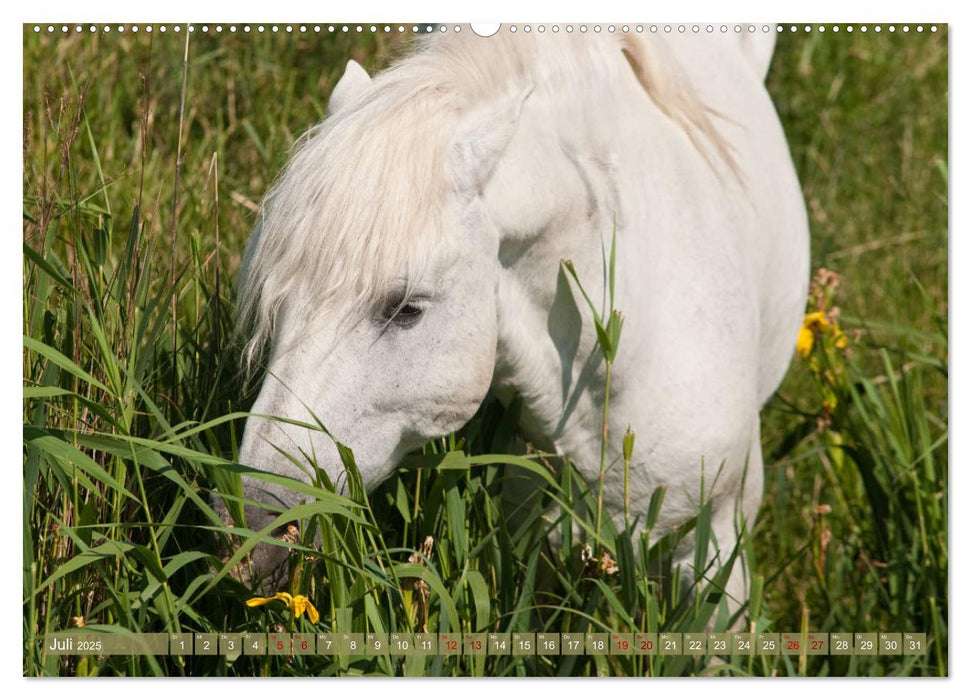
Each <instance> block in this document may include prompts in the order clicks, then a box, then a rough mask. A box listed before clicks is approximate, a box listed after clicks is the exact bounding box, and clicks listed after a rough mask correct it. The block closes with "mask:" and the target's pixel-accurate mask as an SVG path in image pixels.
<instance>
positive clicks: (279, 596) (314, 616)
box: [246, 593, 320, 625]
mask: <svg viewBox="0 0 971 700" xmlns="http://www.w3.org/2000/svg"><path fill="white" fill-rule="evenodd" d="M274 600H282V601H283V602H284V603H286V605H287V607H288V608H290V610H292V611H293V616H294V617H300V616H301V615H303V614H304V612H306V613H307V617H309V618H310V622H311V623H313V624H315V625H316V624H317V621H318V620H320V613H318V612H317V608H315V607H314V604H313V603H311V602H310V599H309V598H308V597H307V596H305V595H290V594H289V593H276V594H274V595H273V597H272V598H250V599H249V600H247V601H246V605H247V606H248V607H250V608H255V607H257V606H259V605H266V604H267V603H272V602H273V601H274Z"/></svg>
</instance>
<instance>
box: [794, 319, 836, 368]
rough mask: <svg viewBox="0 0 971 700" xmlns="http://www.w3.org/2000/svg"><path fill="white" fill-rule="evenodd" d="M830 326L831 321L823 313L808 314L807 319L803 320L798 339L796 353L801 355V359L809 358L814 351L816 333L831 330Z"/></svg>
mask: <svg viewBox="0 0 971 700" xmlns="http://www.w3.org/2000/svg"><path fill="white" fill-rule="evenodd" d="M829 325H830V324H829V320H828V319H827V318H826V314H825V313H823V312H822V311H814V312H813V313H811V314H806V317H805V318H804V319H803V320H802V328H800V329H799V337H798V338H796V352H798V353H799V356H800V357H802V358H803V359H805V358H807V357H809V354H810V353H811V352H812V351H813V341H814V340H815V339H816V333H817V332H819V333H822V332H824V331H826V330H829Z"/></svg>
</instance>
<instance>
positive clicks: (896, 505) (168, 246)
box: [22, 25, 949, 676]
mask: <svg viewBox="0 0 971 700" xmlns="http://www.w3.org/2000/svg"><path fill="white" fill-rule="evenodd" d="M269 27H270V25H267V30H266V31H265V32H262V33H261V32H257V31H255V30H254V31H252V32H250V33H244V32H243V31H242V30H241V29H239V30H238V31H236V32H230V31H229V30H228V28H227V27H224V29H223V31H222V32H220V33H217V32H215V31H214V28H210V31H208V32H202V31H201V28H197V31H195V32H193V33H192V34H191V35H188V41H187V32H186V31H185V29H184V28H183V30H182V31H181V32H178V33H176V32H174V31H173V30H172V27H171V25H170V26H169V28H168V31H167V32H166V33H164V34H163V33H160V32H159V31H157V30H156V31H154V32H152V33H151V34H149V33H147V32H146V31H145V29H144V27H142V28H141V31H139V32H138V33H137V34H136V33H134V32H132V31H131V29H130V28H129V29H128V31H125V32H124V33H119V32H118V31H117V30H116V29H115V30H113V31H112V32H110V33H103V32H100V31H99V32H97V33H94V34H89V33H88V32H87V31H85V32H83V33H81V34H80V35H76V34H75V33H74V32H70V33H68V34H66V35H62V34H60V33H56V34H54V35H48V34H47V32H41V33H35V32H33V30H32V27H29V26H25V28H24V53H23V55H24V94H23V108H24V109H23V117H24V122H23V125H24V126H23V143H24V146H23V171H24V190H23V232H24V240H23V255H24V257H23V282H24V296H23V335H24V352H23V377H24V393H23V418H24V451H23V456H24V470H23V474H24V490H23V559H24V570H23V601H22V605H23V613H24V618H23V619H24V625H23V638H24V643H23V672H24V675H28V676H39V675H69V676H74V675H76V676H94V675H171V676H177V675H193V676H199V675H207V676H212V675H216V676H219V675H226V676H239V675H244V676H248V675H295V676H304V675H367V674H379V675H446V676H466V675H489V676H517V675H544V676H546V675H548V676H556V675H687V674H696V675H760V676H761V675H806V676H846V675H854V676H855V675H860V676H890V675H912V676H940V675H947V674H948V671H949V664H948V644H947V640H948V504H949V499H948V325H947V324H948V161H947V158H948V132H947V128H948V124H947V104H948V68H947V65H948V63H947V42H948V37H947V30H946V28H945V27H941V28H939V30H938V31H937V32H931V31H930V30H929V28H927V27H925V30H924V31H923V32H921V33H918V32H917V31H916V30H915V28H914V27H911V31H910V32H908V33H904V32H902V31H900V29H899V28H898V30H897V31H896V32H895V33H892V34H891V33H890V32H888V31H886V30H884V31H882V32H881V33H879V34H877V33H875V32H873V31H872V29H871V31H870V32H868V33H866V34H864V33H862V32H860V31H856V32H854V33H852V34H850V33H847V32H846V31H841V32H839V33H838V34H837V33H834V32H833V31H832V29H831V28H829V30H828V31H826V32H817V31H813V32H810V33H805V32H803V31H802V30H801V29H800V31H798V32H796V33H791V32H789V31H786V32H784V33H782V34H781V35H780V37H779V44H778V47H777V51H776V55H775V57H774V59H773V64H772V68H771V71H770V74H769V77H768V81H767V82H768V87H769V91H770V94H771V95H772V97H773V99H774V101H775V104H776V106H777V109H778V111H779V114H780V117H781V119H782V122H783V125H784V127H785V130H786V133H787V135H788V138H789V143H790V148H791V150H792V154H793V159H794V161H795V164H796V168H797V171H798V173H799V176H800V180H801V182H802V185H803V189H804V193H805V198H806V203H807V207H808V211H809V215H810V225H811V232H812V268H813V270H814V271H816V270H820V269H822V270H823V272H821V273H817V274H816V275H815V277H814V279H815V284H814V290H813V293H812V294H811V295H810V299H808V300H807V322H806V334H804V337H803V343H802V345H801V346H800V351H798V352H797V350H796V348H794V349H793V350H794V354H793V363H792V366H791V368H790V371H789V374H788V376H787V378H786V380H785V382H784V383H783V385H782V387H780V389H779V390H778V392H776V395H775V396H774V397H773V398H772V399H771V400H770V401H769V402H768V404H767V405H766V407H765V409H764V411H763V416H762V418H763V430H762V442H763V451H764V454H765V462H766V482H765V483H766V487H765V497H764V500H763V504H762V508H761V511H760V514H759V517H758V520H757V522H756V525H755V527H754V529H753V531H752V532H751V533H748V536H747V537H746V538H745V539H744V540H743V543H742V545H741V546H740V549H739V554H741V553H742V552H744V553H745V556H746V557H748V559H749V560H750V561H751V562H752V566H753V571H754V579H753V585H752V596H751V600H750V601H749V602H748V605H747V606H746V607H745V609H744V610H743V611H742V612H741V617H740V618H739V619H738V620H731V619H729V616H728V614H727V613H726V609H725V607H724V606H723V605H722V602H723V601H721V600H720V597H719V595H718V587H719V585H720V583H722V582H723V581H724V579H725V576H727V568H726V567H718V566H714V565H713V564H712V562H710V561H709V560H708V559H707V556H706V547H705V544H706V542H707V539H708V534H709V533H708V522H709V521H708V515H709V510H708V509H707V507H706V505H705V504H702V505H701V506H700V508H699V512H698V514H697V516H696V517H695V518H694V519H693V520H692V521H691V522H690V523H688V524H686V526H685V527H684V528H683V529H682V530H681V531H680V532H676V533H669V534H668V535H667V536H665V537H662V538H660V539H658V538H657V537H654V538H650V539H648V538H644V537H636V536H633V535H631V534H630V532H628V531H626V530H624V529H619V530H617V529H615V528H613V527H612V526H610V525H608V526H606V527H605V528H604V529H603V531H598V532H596V533H594V532H593V531H592V526H591V522H592V521H593V519H594V516H593V514H594V513H595V510H596V493H595V492H594V490H592V489H590V488H587V489H584V488H581V487H579V485H578V484H577V483H576V475H575V473H574V470H573V468H572V467H571V465H569V464H568V463H565V462H564V460H561V459H559V458H556V457H554V456H548V455H535V454H532V455H523V454H521V453H514V452H513V450H514V449H515V446H516V445H518V444H519V443H518V442H517V440H516V439H515V435H514V429H513V419H512V412H511V411H509V410H507V409H504V408H503V407H502V406H501V405H500V404H499V403H498V402H497V401H495V400H493V399H487V401H486V402H485V404H484V405H483V406H482V408H481V409H480V411H479V413H478V414H477V416H476V417H475V418H474V419H473V420H472V421H471V422H470V423H469V424H468V425H467V426H466V427H465V428H463V429H462V430H461V431H459V433H457V434H455V435H451V436H448V437H447V438H445V439H443V440H440V441H435V442H433V443H429V444H428V445H426V446H425V447H424V448H423V450H422V452H421V454H416V455H413V456H411V457H409V458H408V459H407V460H406V464H404V465H403V466H402V468H401V469H400V470H399V471H398V472H397V473H396V475H395V476H394V477H393V478H392V479H391V480H389V481H388V482H387V483H386V484H384V485H383V486H382V487H381V488H380V489H379V490H378V491H376V492H374V493H371V494H366V493H364V491H363V489H362V488H361V487H360V484H359V482H358V481H355V479H354V478H353V474H354V469H355V468H354V463H353V456H352V455H351V454H349V453H347V454H345V455H344V457H345V464H346V466H347V468H348V471H349V472H350V474H351V476H352V478H350V479H349V483H350V486H351V488H350V492H349V494H348V495H347V496H346V497H345V496H340V495H337V494H335V493H333V489H332V488H331V487H330V485H329V484H328V483H327V481H326V478H325V477H324V476H323V475H322V473H321V472H318V473H317V474H316V477H317V478H316V480H315V482H314V484H312V485H310V486H305V487H304V492H305V493H306V494H307V495H308V497H309V498H308V501H309V502H308V505H305V506H302V507H300V508H299V509H297V510H295V511H293V512H287V513H283V514H281V516H280V518H281V522H284V521H287V520H299V521H300V523H301V528H300V529H299V531H298V532H297V533H295V536H294V540H295V542H294V545H293V547H292V555H291V560H290V565H291V567H292V574H293V575H292V582H291V585H290V588H289V589H288V591H287V592H288V593H289V594H291V595H304V596H306V597H307V598H308V599H309V600H310V601H312V602H313V604H314V606H315V607H316V609H317V610H318V611H319V615H320V617H319V621H317V622H316V623H314V622H311V620H310V619H309V615H308V614H301V615H297V614H296V611H295V610H293V609H292V608H287V607H286V606H285V605H283V604H282V603H281V602H273V603H268V604H266V605H261V606H258V607H248V606H247V605H246V601H247V600H248V599H251V598H252V597H253V593H252V592H251V591H249V590H247V589H246V588H244V587H243V586H242V585H241V584H240V583H239V582H237V581H236V580H235V579H234V578H233V577H232V576H230V575H229V573H230V571H231V569H232V568H233V567H234V566H235V565H236V564H237V563H238V562H239V561H240V560H241V558H242V557H243V556H244V555H245V553H246V552H247V551H248V550H249V549H250V548H251V547H252V546H253V545H255V543H256V542H257V541H258V539H259V537H260V536H261V533H254V532H252V531H250V530H248V529H247V528H246V527H245V526H244V525H243V524H242V523H241V522H239V523H237V525H236V526H235V527H229V526H227V525H225V524H224V523H223V522H222V520H221V519H220V518H219V517H218V516H217V514H216V513H215V512H214V511H213V509H212V506H211V501H210V495H211V493H212V490H213V489H214V488H218V489H219V491H220V492H221V493H224V494H230V495H232V494H236V495H237V496H238V495H239V494H240V485H239V477H240V475H241V474H242V473H251V472H249V471H248V470H247V468H245V467H242V466H240V465H238V464H236V462H235V458H236V455H237V450H238V446H239V441H240V437H241V433H242V429H243V423H244V418H245V411H246V410H247V409H248V407H249V405H250V404H251V403H252V401H253V399H254V398H255V391H256V389H257V388H258V384H257V383H256V382H247V381H245V380H244V378H243V375H242V373H241V371H240V367H239V352H240V348H239V345H238V343H237V341H236V339H235V338H234V334H233V320H234V292H233V283H234V277H235V274H236V271H237V270H238V268H239V265H240V260H241V256H242V253H243V251H244V249H245V243H246V240H247V237H248V235H249V233H250V231H251V229H252V227H253V224H254V221H255V217H256V212H257V211H258V206H259V201H260V198H261V197H262V195H263V193H264V192H265V191H266V190H267V188H268V187H269V186H270V184H271V183H272V181H273V178H274V177H275V175H276V174H277V173H278V172H279V170H280V168H281V167H282V166H283V164H284V163H285V162H286V159H287V156H288V154H289V152H290V149H291V147H292V145H293V143H294V142H295V141H296V140H297V138H298V137H299V136H300V134H301V133H303V131H304V130H306V128H308V127H309V126H311V125H312V124H314V123H315V122H317V121H318V120H319V119H320V118H321V117H322V116H323V114H324V112H325V108H326V103H327V96H328V94H329V91H330V90H331V89H332V87H333V86H334V84H335V83H336V81H337V79H338V78H339V77H340V75H341V74H342V72H343V67H344V64H345V62H346V60H347V59H348V58H354V59H356V60H357V61H358V62H360V63H361V64H362V65H364V66H365V67H366V68H367V69H368V70H369V71H375V70H380V69H381V68H382V67H384V66H386V65H388V63H389V62H390V61H392V60H393V59H394V58H395V57H396V56H400V55H403V54H404V53H405V52H407V50H408V45H409V41H410V37H409V36H408V34H409V32H406V33H404V34H401V35H399V34H397V33H396V32H391V33H389V34H387V35H386V34H383V33H381V32H378V33H376V34H371V33H369V32H368V31H366V28H365V31H364V32H362V33H360V34H358V33H356V32H355V31H354V28H353V27H352V28H351V31H350V32H347V33H344V32H340V31H338V32H336V33H334V34H332V35H331V34H328V32H327V28H326V26H324V27H323V30H324V31H323V32H322V33H321V34H316V33H314V32H313V31H310V32H308V33H299V32H295V33H292V34H288V33H286V32H285V31H283V30H282V28H281V30H280V31H278V32H273V31H271V30H270V28H269ZM45 29H46V27H45ZM311 29H312V28H311ZM619 352H623V341H622V340H621V343H620V348H619ZM622 438H623V436H622V435H620V434H615V432H612V433H611V437H610V439H613V440H621V439H622ZM632 449H633V450H636V449H637V444H636V440H635V441H634V444H633V446H632ZM525 473H530V474H534V475H536V476H537V477H538V478H540V479H541V480H542V481H543V484H544V489H543V492H542V494H541V495H540V498H538V499H537V500H536V502H534V503H532V504H530V505H529V506H528V507H527V508H525V509H519V511H518V512H516V513H515V514H514V515H515V517H510V515H512V514H510V513H509V512H508V508H509V506H508V505H505V504H503V502H502V498H501V487H502V483H503V482H504V480H506V479H511V478H517V477H518V476H522V475H523V474H525ZM263 478H266V479H270V478H272V477H269V476H265V477H263ZM662 500H663V493H662V492H659V493H658V494H656V499H655V501H654V502H652V507H651V509H650V510H649V512H647V513H643V514H638V515H639V517H641V518H642V522H644V523H646V524H647V525H648V526H650V525H651V524H652V522H653V518H654V517H655V516H656V512H657V508H658V507H659V506H660V504H661V503H662ZM237 503H238V502H237ZM524 511H525V512H524ZM544 512H547V513H549V512H552V513H554V514H555V517H554V519H553V524H552V526H549V525H543V524H542V523H544V522H546V521H545V520H544V519H543V514H544ZM574 525H577V526H578V528H577V529H578V530H579V531H580V532H584V533H586V535H587V536H588V541H589V542H593V544H594V547H595V548H594V549H592V550H590V553H589V554H585V553H584V549H583V548H582V547H581V544H582V543H581V542H574V540H573V537H574V535H573V532H574V527H573V526H574ZM549 527H554V528H557V529H558V530H559V531H560V532H561V533H562V537H563V538H564V542H565V546H563V547H560V548H557V549H551V548H549V547H547V546H545V544H544V541H545V537H546V534H547V533H546V528H549ZM598 530H599V528H598ZM648 530H650V527H648ZM689 533H690V534H692V535H693V536H694V537H695V539H696V540H697V542H698V543H699V544H698V546H697V548H696V557H695V562H694V564H695V565H694V569H695V572H696V578H697V579H698V581H699V585H698V586H696V587H695V588H694V589H691V590H679V589H678V586H676V585H671V584H670V582H671V581H675V580H677V576H672V575H670V572H668V575H667V576H665V575H661V576H658V575H657V572H658V571H664V567H665V566H669V559H670V554H671V552H673V551H674V549H675V548H676V547H677V546H678V542H679V541H680V539H681V538H682V537H684V536H686V535H687V534H689ZM230 551H235V552H236V554H234V555H233V556H232V557H231V558H230V555H229V554H227V553H228V552H230ZM733 623H736V624H738V625H740V626H742V627H743V628H745V629H747V630H751V631H756V632H761V631H774V632H805V631H813V632H856V631H874V632H876V631H889V632H922V633H926V634H927V640H928V649H927V652H926V653H925V654H924V655H919V656H882V655H881V656H853V657H841V656H808V655H805V654H804V655H797V656H755V657H747V656H740V655H729V656H723V657H719V658H715V657H714V656H712V655H704V656H698V657H690V656H671V657H662V656H647V657H638V656H630V657H622V656H595V655H594V656H587V655H580V656H550V657H542V656H531V657H516V656H490V657H477V656H453V657H450V656H432V657H427V658H425V657H401V656H394V655H385V656H379V657H364V656H347V655H334V656H312V657H302V656H294V657H289V658H288V657H276V656H266V657H259V658H255V657H238V658H226V657H221V656H165V657H162V656H128V657H126V656H104V657H99V656H95V655H92V656H70V657H56V656H51V655H46V654H44V653H43V652H42V650H41V644H40V642H41V639H42V637H43V635H45V634H49V633H51V632H54V631H57V630H65V629H72V628H75V627H78V626H82V625H83V626H84V627H85V628H86V629H90V630H100V631H124V630H127V631H138V632H168V633H177V632H178V633H182V632H217V633H218V632H245V631H251V632H264V631H268V630H279V631H294V632H347V631H353V632H365V631H366V632H389V631H406V632H411V631H415V632H418V631H425V630H429V631H433V632H434V631H443V632H444V631H456V632H457V631H461V632H472V633H478V632H542V631H550V632H558V631H575V632H605V631H613V632H625V633H626V632H634V631H649V632H659V631H660V632H665V631H669V632H699V631H705V630H712V631H719V630H725V629H728V627H729V625H731V624H733Z"/></svg>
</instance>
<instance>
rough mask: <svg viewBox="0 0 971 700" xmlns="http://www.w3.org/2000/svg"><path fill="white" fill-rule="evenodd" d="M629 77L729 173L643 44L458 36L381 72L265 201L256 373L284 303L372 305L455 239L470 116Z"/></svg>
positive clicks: (693, 110)
mask: <svg viewBox="0 0 971 700" xmlns="http://www.w3.org/2000/svg"><path fill="white" fill-rule="evenodd" d="M659 48H660V47H659ZM621 55H623V56H624V57H625V58H626V59H627V61H626V62H625V61H619V60H618V59H619V58H620V56H621ZM631 70H633V73H634V75H635V76H636V77H637V79H638V81H639V82H640V84H641V85H642V86H643V88H644V89H645V90H646V91H647V92H648V94H650V96H651V97H652V99H653V100H654V101H655V103H656V104H657V105H658V106H659V107H660V108H661V110H662V111H663V112H664V113H665V114H667V115H668V116H669V117H671V118H672V119H674V120H675V121H676V122H677V123H678V124H679V125H681V127H682V128H684V129H685V130H686V131H687V132H688V134H689V136H691V139H692V141H693V142H694V143H695V145H696V146H697V147H699V149H700V150H702V152H704V145H703V141H702V139H700V138H699V134H701V135H702V136H703V137H704V141H707V143H708V144H710V145H713V146H714V147H715V149H716V150H717V152H718V154H719V155H720V156H721V157H723V159H724V160H726V161H727V162H728V163H729V165H731V158H730V155H729V154H728V153H727V151H726V149H725V147H724V146H723V144H722V142H721V141H720V139H719V138H718V137H717V135H716V134H715V132H714V129H713V127H712V126H711V123H710V121H709V120H708V116H707V111H706V109H705V107H704V106H703V105H701V104H700V103H699V102H698V101H697V100H696V99H695V98H694V97H693V95H692V93H691V92H690V91H689V90H687V89H686V88H685V87H684V83H683V82H682V81H681V80H679V77H678V76H679V73H678V71H677V67H676V66H674V65H673V63H672V62H671V61H670V60H669V59H668V58H667V56H666V54H665V53H664V51H663V50H654V49H651V50H650V51H649V46H648V44H647V42H645V41H644V40H641V39H639V38H636V39H635V38H634V37H629V36H616V37H615V36H613V35H609V36H608V35H604V36H597V37H594V36H569V35H567V36H552V35H547V36H543V35H538V34H533V35H512V34H509V33H506V32H503V33H501V34H499V35H497V36H493V37H491V38H489V39H482V38H480V37H477V36H475V35H474V34H473V33H472V32H470V31H466V32H462V33H459V34H456V33H453V32H449V33H448V34H442V35H435V36H432V37H430V38H428V39H426V40H424V41H422V42H421V44H420V45H419V48H418V50H417V52H415V53H413V54H411V55H410V56H408V57H407V58H405V59H404V60H402V61H401V62H400V63H398V64H397V65H395V66H394V67H392V68H390V69H389V70H387V71H385V72H383V73H381V74H379V75H378V76H376V77H375V79H374V80H373V81H372V82H371V83H370V85H369V86H368V87H367V88H366V89H365V90H364V91H363V93H362V94H361V95H359V96H357V97H356V98H354V99H353V100H352V102H351V103H350V104H348V105H347V106H346V107H345V108H343V109H342V110H340V111H339V112H338V113H337V114H335V115H333V116H331V117H329V118H328V119H326V120H325V121H323V122H321V123H320V124H318V125H316V126H315V127H313V128H312V129H310V130H309V131H308V132H307V133H306V134H305V135H304V137H303V138H301V140H300V141H299V142H298V144H297V145H296V147H295V150H294V154H293V156H292V158H291V160H290V162H289V163H288V164H287V166H286V168H285V169H284V171H283V172H282V174H281V175H280V177H279V179H278V180H277V182H276V184H275V185H274V187H273V188H272V189H271V191H270V192H269V193H268V194H267V195H266V198H265V200H264V202H263V206H262V215H261V218H260V222H259V224H258V227H257V230H258V234H257V235H254V237H253V239H252V241H251V243H250V247H249V249H248V250H247V254H246V257H245V260H244V263H243V268H242V271H241V275H240V284H239V310H240V312H239V329H240V332H241V333H243V334H245V335H249V338H250V339H249V342H248V344H247V347H246V351H245V360H246V364H247V366H251V365H252V363H253V360H254V359H255V358H256V357H258V356H259V353H260V351H261V350H262V348H263V347H264V346H265V344H266V342H267V341H268V340H269V339H270V338H271V336H272V332H273V326H274V321H275V319H276V318H277V316H278V314H279V313H280V310H281V308H282V307H283V305H284V303H289V304H291V305H293V308H292V313H294V314H299V315H302V316H301V317H303V318H310V317H311V316H312V315H313V314H317V313H321V312H322V311H324V310H325V309H328V308H330V307H331V306H332V304H333V302H334V300H335V299H337V298H343V299H345V300H346V299H348V298H349V295H350V296H351V297H352V298H354V297H356V299H357V301H358V302H359V303H360V304H361V306H360V308H361V309H368V308H371V305H372V304H374V303H376V302H378V301H379V297H380V295H381V293H382V291H383V290H384V285H386V284H387V283H388V282H389V281H390V280H391V279H393V278H395V277H400V275H401V274H402V272H403V271H407V273H408V277H409V278H411V277H413V276H414V275H419V274H420V273H421V269H422V266H423V261H424V260H425V259H427V254H428V252H429V251H431V250H433V249H434V246H435V244H436V241H437V240H438V237H439V236H443V235H445V234H446V232H445V231H442V230H441V226H439V225H438V217H439V213H440V206H441V204H442V202H444V201H445V200H446V198H447V196H448V195H449V194H450V191H451V188H452V183H451V182H450V181H449V179H448V167H447V163H446V157H447V154H448V152H449V146H450V144H451V143H452V141H453V139H454V137H455V133H456V129H457V127H458V125H459V124H460V122H461V116H462V115H463V114H464V113H466V112H468V111H469V110H470V109H472V108H474V107H475V106H477V105H479V104H483V103H485V102H486V101H488V100H496V99H499V98H501V97H502V96H503V95H505V94H508V93H509V92H510V91H511V90H512V89H516V88H517V87H518V88H522V87H523V86H525V85H533V86H534V87H535V89H536V90H544V89H548V90H558V89H562V86H564V85H567V86H572V87H575V88H576V89H577V90H578V91H582V90H583V89H584V86H585V84H589V83H593V82H595V81H600V80H603V79H604V77H605V76H610V75H616V74H618V73H619V72H621V71H627V72H629V71H631ZM706 157H707V156H706ZM339 295H344V296H343V297H339Z"/></svg>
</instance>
